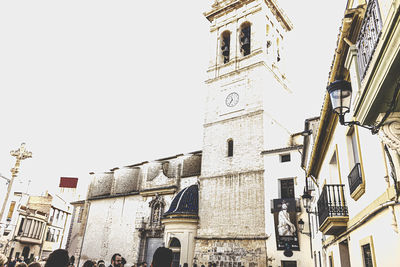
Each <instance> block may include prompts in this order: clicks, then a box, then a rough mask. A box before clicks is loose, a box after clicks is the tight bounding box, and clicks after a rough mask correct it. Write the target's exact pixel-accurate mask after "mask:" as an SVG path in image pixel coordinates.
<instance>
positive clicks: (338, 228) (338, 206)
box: [317, 184, 349, 235]
mask: <svg viewBox="0 0 400 267" xmlns="http://www.w3.org/2000/svg"><path fill="white" fill-rule="evenodd" d="M343 187H344V185H342V184H329V185H328V184H327V185H325V186H324V187H323V189H322V193H321V195H320V197H319V199H318V202H317V205H318V219H319V230H320V231H321V232H322V233H324V234H325V235H338V234H340V233H342V232H344V231H345V230H346V228H347V221H348V220H349V216H348V212H347V206H346V201H345V199H344V193H343Z"/></svg>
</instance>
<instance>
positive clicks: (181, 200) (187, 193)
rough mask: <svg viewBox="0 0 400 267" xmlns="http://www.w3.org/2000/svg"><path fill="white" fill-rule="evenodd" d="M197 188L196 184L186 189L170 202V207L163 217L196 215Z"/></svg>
mask: <svg viewBox="0 0 400 267" xmlns="http://www.w3.org/2000/svg"><path fill="white" fill-rule="evenodd" d="M198 213H199V187H198V185H197V184H195V185H191V186H189V187H186V188H185V189H183V190H182V191H180V192H179V193H178V194H177V195H176V196H175V198H174V199H173V200H172V203H171V206H170V207H169V209H168V211H167V212H165V213H164V216H166V217H167V216H169V215H178V214H179V215H196V217H197V215H198Z"/></svg>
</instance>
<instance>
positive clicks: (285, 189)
mask: <svg viewBox="0 0 400 267" xmlns="http://www.w3.org/2000/svg"><path fill="white" fill-rule="evenodd" d="M280 183H281V198H294V181H293V179H281V180H280Z"/></svg>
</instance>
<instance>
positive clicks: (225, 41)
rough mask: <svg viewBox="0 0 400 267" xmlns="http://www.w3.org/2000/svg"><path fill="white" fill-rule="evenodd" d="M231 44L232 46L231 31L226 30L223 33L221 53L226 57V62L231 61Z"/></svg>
mask: <svg viewBox="0 0 400 267" xmlns="http://www.w3.org/2000/svg"><path fill="white" fill-rule="evenodd" d="M230 46H231V33H230V32H229V31H224V32H223V33H222V34H221V55H222V57H223V59H224V63H228V62H229V54H230Z"/></svg>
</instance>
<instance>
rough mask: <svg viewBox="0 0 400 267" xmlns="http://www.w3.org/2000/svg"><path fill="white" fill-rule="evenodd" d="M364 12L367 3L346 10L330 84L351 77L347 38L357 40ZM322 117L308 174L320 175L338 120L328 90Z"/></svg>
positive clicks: (330, 75) (330, 74)
mask: <svg viewBox="0 0 400 267" xmlns="http://www.w3.org/2000/svg"><path fill="white" fill-rule="evenodd" d="M364 13H365V5H362V6H359V7H357V8H352V9H347V10H346V11H345V14H344V17H343V20H342V25H341V28H340V32H339V36H338V40H337V47H336V50H335V53H334V58H333V62H332V66H331V71H330V73H329V76H328V83H327V84H328V85H329V84H330V83H331V82H333V81H335V80H337V79H344V80H348V79H349V77H348V76H349V73H348V71H347V70H346V69H345V68H344V62H345V60H346V56H347V52H348V48H349V47H348V44H347V43H346V41H345V39H346V40H350V41H353V42H355V39H356V38H357V35H358V32H359V29H360V27H361V23H362V18H363V16H364ZM320 118H321V119H320V123H319V127H318V131H317V136H316V138H315V143H314V146H313V148H312V152H311V157H310V163H309V165H308V168H307V171H306V173H307V176H313V177H318V174H319V172H320V170H321V165H322V162H323V161H324V159H325V156H326V152H327V148H328V147H329V144H330V142H331V140H332V137H333V134H334V132H335V128H336V125H337V121H338V116H337V115H336V114H335V113H334V112H333V110H332V104H331V101H330V97H329V94H328V93H327V92H326V93H325V97H324V102H323V106H322V110H321V115H320Z"/></svg>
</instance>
